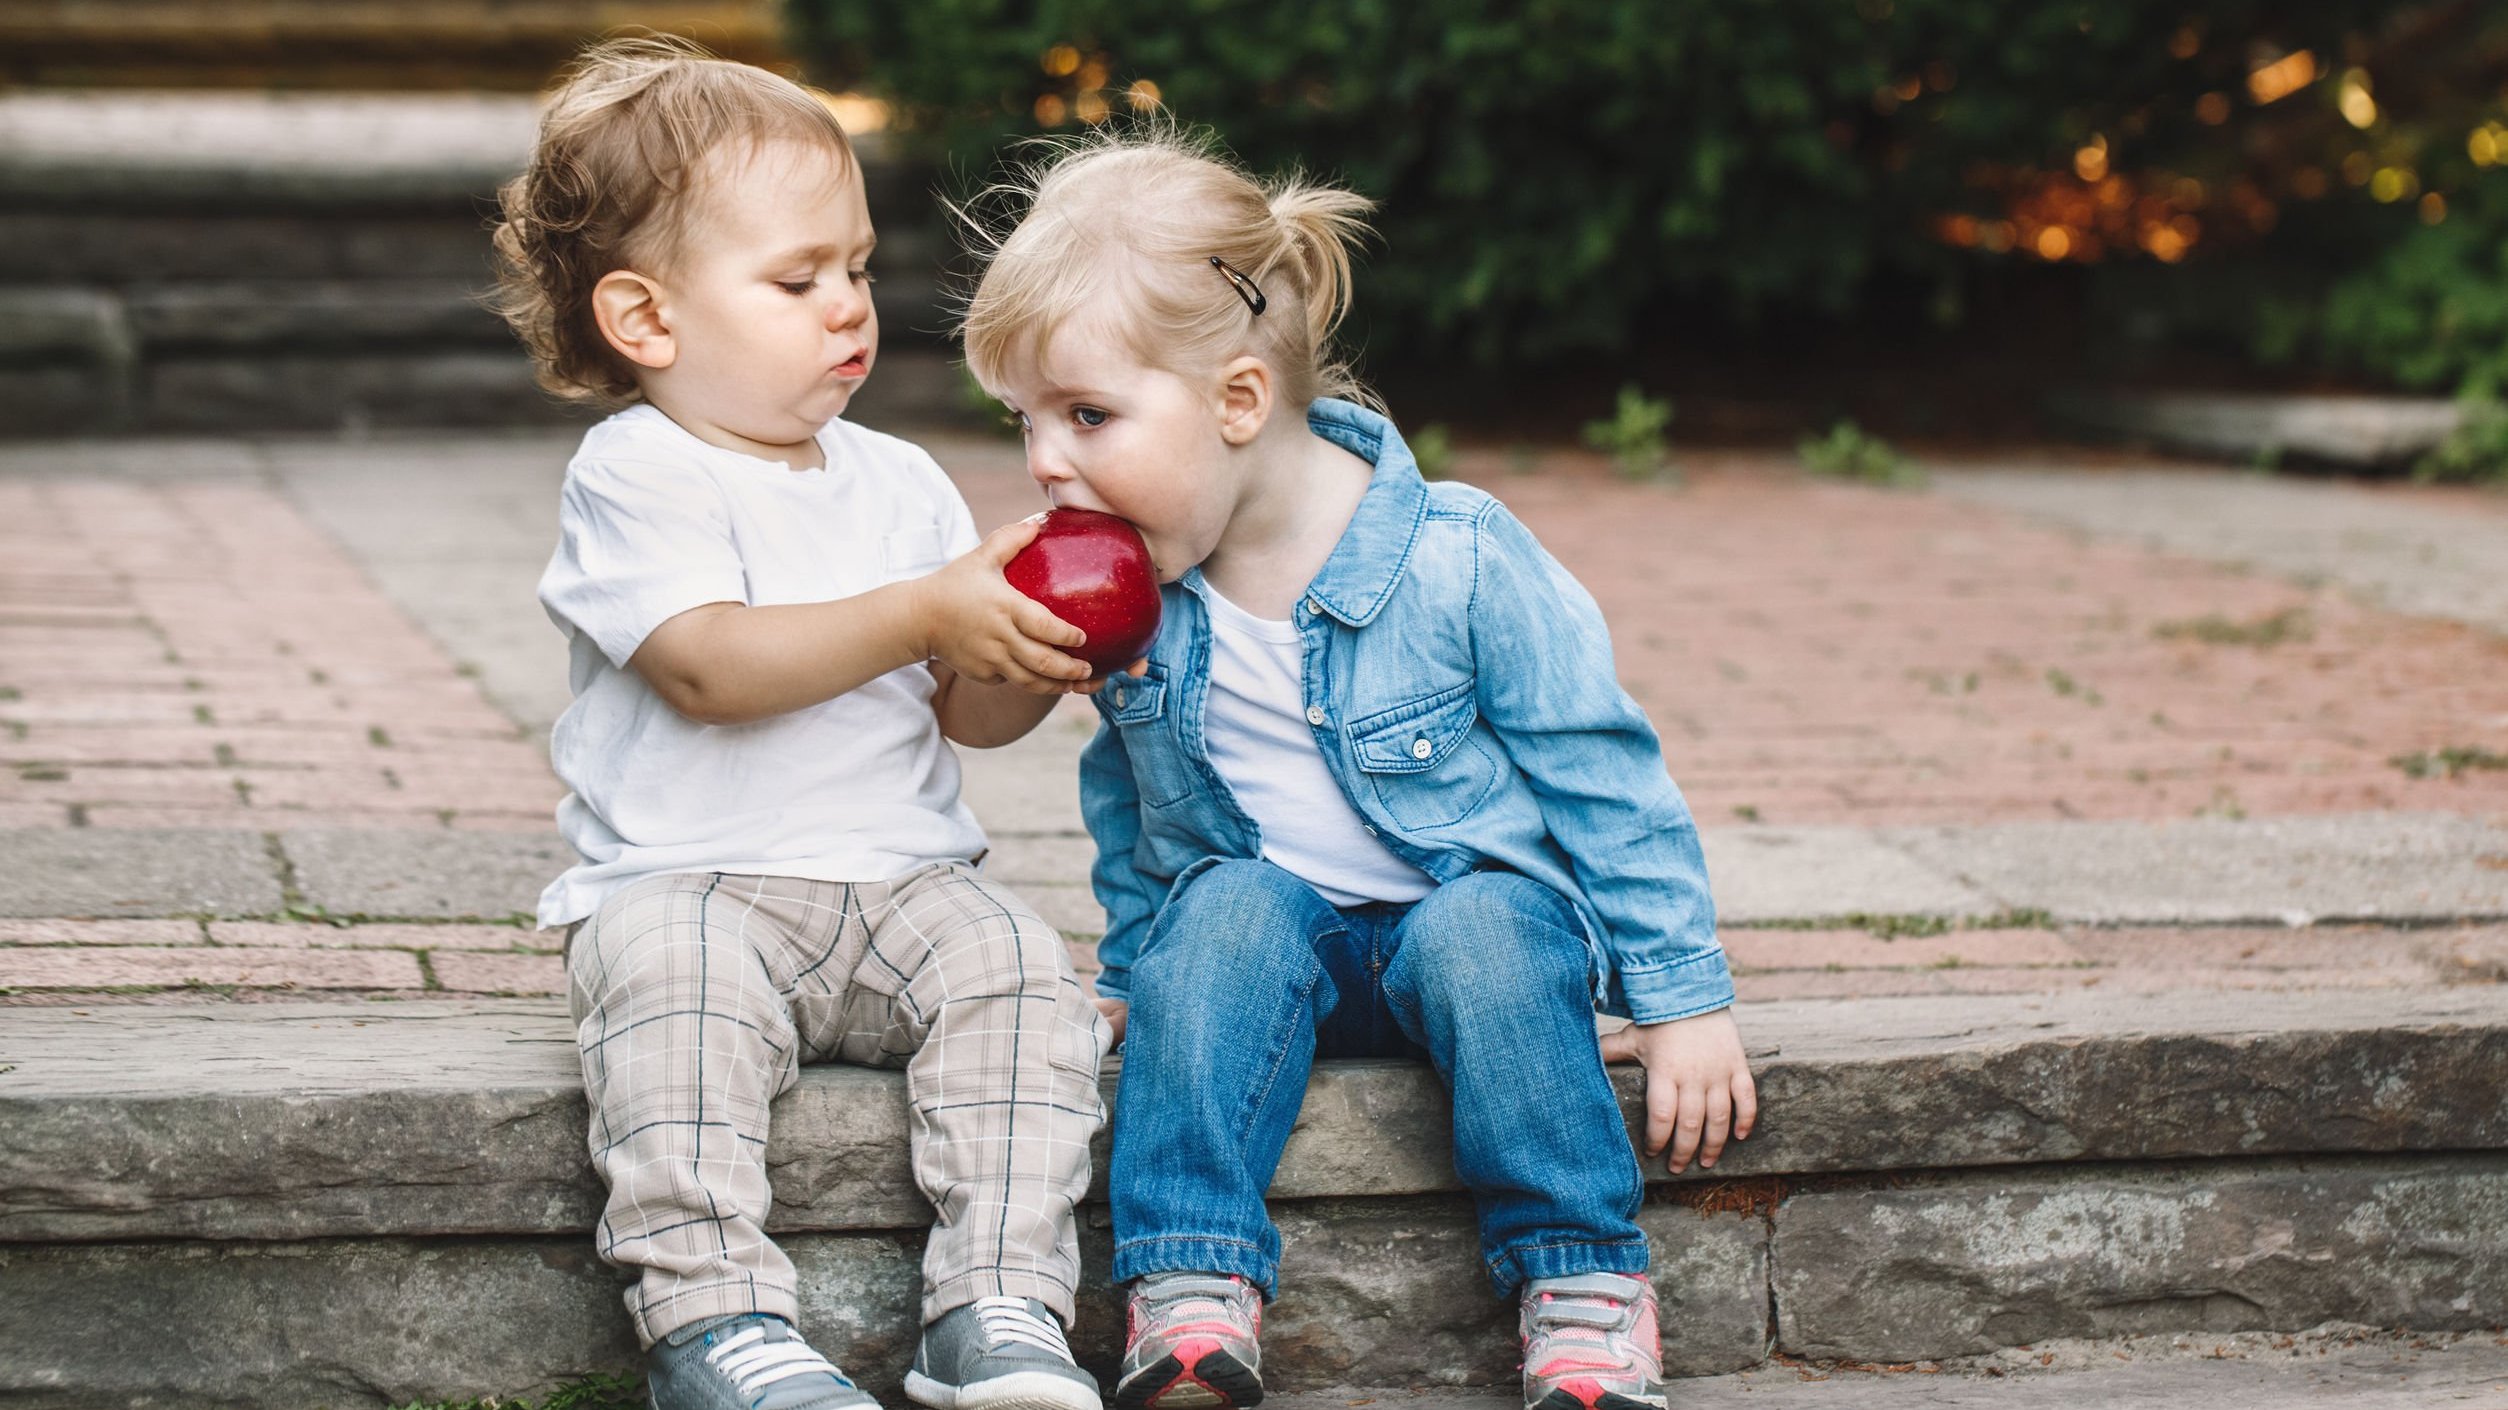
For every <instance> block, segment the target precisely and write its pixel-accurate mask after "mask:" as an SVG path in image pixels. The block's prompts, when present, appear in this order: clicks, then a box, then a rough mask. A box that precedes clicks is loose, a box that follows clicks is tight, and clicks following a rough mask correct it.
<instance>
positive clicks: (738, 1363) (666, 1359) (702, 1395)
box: [645, 1312, 879, 1410]
mask: <svg viewBox="0 0 2508 1410" xmlns="http://www.w3.org/2000/svg"><path fill="white" fill-rule="evenodd" d="M645 1385H646V1387H647V1388H648V1389H649V1390H650V1391H651V1392H652V1395H653V1410H878V1407H879V1402H878V1401H876V1400H873V1399H872V1398H871V1397H870V1396H869V1395H867V1394H865V1393H864V1392H863V1391H861V1390H860V1389H858V1388H856V1387H855V1385H854V1383H853V1382H852V1381H849V1380H847V1379H845V1373H844V1372H842V1371H839V1370H837V1369H836V1365H835V1363H834V1362H832V1361H829V1360H828V1359H827V1358H826V1357H824V1356H821V1355H819V1354H818V1353H817V1352H815V1351H812V1350H811V1349H810V1344H809V1343H808V1342H806V1341H803V1340H802V1339H801V1334H800V1333H799V1332H796V1331H794V1330H793V1329H792V1324H791V1323H790V1322H787V1321H785V1320H784V1319H783V1318H781V1317H770V1316H768V1315H766V1314H765V1313H763V1312H742V1313H736V1314H734V1315H732V1316H729V1317H709V1318H707V1319H706V1320H704V1321H702V1322H692V1323H690V1324H689V1325H687V1326H685V1327H682V1328H680V1329H679V1330H678V1331H675V1332H673V1333H671V1334H670V1335H669V1336H666V1337H664V1338H662V1339H661V1340H660V1341H657V1342H655V1343H654V1344H653V1350H652V1351H651V1352H649V1353H648V1354H647V1356H646V1360H645Z"/></svg>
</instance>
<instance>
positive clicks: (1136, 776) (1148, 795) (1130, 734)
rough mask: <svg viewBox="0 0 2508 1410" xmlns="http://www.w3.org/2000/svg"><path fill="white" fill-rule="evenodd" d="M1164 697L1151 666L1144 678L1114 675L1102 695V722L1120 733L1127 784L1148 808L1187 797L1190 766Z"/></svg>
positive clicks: (1163, 683)
mask: <svg viewBox="0 0 2508 1410" xmlns="http://www.w3.org/2000/svg"><path fill="white" fill-rule="evenodd" d="M1167 694H1168V692H1167V682H1166V681H1164V680H1162V679H1160V678H1159V675H1158V672H1157V668H1156V667H1152V668H1151V673H1150V674H1149V675H1146V676H1140V677H1133V676H1117V677H1115V678H1114V679H1113V680H1110V681H1108V682H1107V683H1106V689H1105V690H1104V692H1103V695H1104V698H1105V710H1106V718H1107V720H1109V721H1110V722H1112V723H1113V725H1114V727H1115V728H1116V729H1118V730H1120V731H1122V733H1123V754H1124V758H1125V759H1126V760H1127V761H1128V762H1129V763H1130V764H1131V765H1132V786H1133V787H1134V788H1135V789H1137V790H1138V791H1139V792H1140V795H1141V801H1142V802H1144V803H1147V804H1149V805H1150V806H1151V807H1153V808H1166V807H1172V806H1173V805H1175V804H1176V803H1178V802H1180V801H1182V800H1183V799H1185V798H1188V797H1191V796H1192V793H1193V770H1192V765H1191V764H1189V763H1187V762H1186V761H1185V758H1184V750H1183V748H1182V747H1181V746H1180V745H1179V744H1178V743H1177V740H1176V732H1175V724H1174V722H1173V721H1172V720H1170V719H1169V718H1168V712H1167Z"/></svg>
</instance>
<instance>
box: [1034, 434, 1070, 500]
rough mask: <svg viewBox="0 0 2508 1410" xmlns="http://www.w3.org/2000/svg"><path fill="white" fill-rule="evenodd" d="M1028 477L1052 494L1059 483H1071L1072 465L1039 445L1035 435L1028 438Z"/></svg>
mask: <svg viewBox="0 0 2508 1410" xmlns="http://www.w3.org/2000/svg"><path fill="white" fill-rule="evenodd" d="M1028 478H1029V479H1031V480H1034V481H1036V483H1037V484H1039V485H1041V486H1043V487H1044V488H1045V491H1046V493H1048V494H1051V493H1052V492H1053V490H1054V487H1055V486H1057V485H1067V484H1069V483H1071V466H1070V465H1069V464H1068V463H1066V462H1065V461H1063V460H1062V458H1061V457H1059V456H1056V455H1054V454H1052V453H1050V452H1049V451H1047V450H1046V449H1045V447H1043V446H1042V445H1039V444H1038V443H1037V441H1036V440H1035V438H1034V437H1030V438H1029V440H1028Z"/></svg>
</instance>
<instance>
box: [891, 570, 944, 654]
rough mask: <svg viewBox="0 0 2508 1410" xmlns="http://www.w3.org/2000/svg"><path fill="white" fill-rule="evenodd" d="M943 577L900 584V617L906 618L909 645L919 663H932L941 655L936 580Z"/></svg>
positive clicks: (913, 579) (910, 579)
mask: <svg viewBox="0 0 2508 1410" xmlns="http://www.w3.org/2000/svg"><path fill="white" fill-rule="evenodd" d="M938 576H940V575H939V574H937V573H927V574H925V575H923V576H922V577H919V578H908V579H906V580H905V581H904V582H901V583H899V584H897V590H898V594H899V604H898V606H899V610H900V615H902V616H903V618H904V619H905V645H906V649H907V650H908V651H909V652H911V653H913V656H914V659H915V660H917V661H930V660H934V659H936V658H938V657H939V655H940V632H939V631H938V630H937V629H935V627H934V625H933V621H932V617H933V610H932V607H933V603H932V597H933V593H932V580H933V579H934V578H936V577H938Z"/></svg>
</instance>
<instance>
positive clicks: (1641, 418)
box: [1585, 386, 1672, 480]
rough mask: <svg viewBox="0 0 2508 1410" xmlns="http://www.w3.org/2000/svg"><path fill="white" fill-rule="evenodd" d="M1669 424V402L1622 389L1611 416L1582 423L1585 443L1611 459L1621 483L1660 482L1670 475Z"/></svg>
mask: <svg viewBox="0 0 2508 1410" xmlns="http://www.w3.org/2000/svg"><path fill="white" fill-rule="evenodd" d="M1671 425H1672V403H1670V402H1668V401H1662V400H1658V399H1656V398H1653V397H1649V396H1647V395H1646V394H1645V393H1644V392H1642V391H1639V390H1638V389H1637V388H1635V387H1633V386H1630V387H1622V388H1621V389H1620V401H1619V405H1618V407H1617V408H1616V409H1615V410H1614V411H1613V412H1612V414H1611V415H1609V416H1607V417H1605V418H1603V419H1602V420H1600V421H1589V422H1587V423H1585V444H1587V445H1589V446H1592V447H1593V448H1594V449H1596V450H1598V451H1601V452H1603V453H1604V454H1606V455H1608V456H1610V457H1611V468H1612V469H1613V470H1615V471H1617V472H1618V473H1619V476H1620V478H1622V479H1624V480H1659V479H1662V478H1664V477H1666V476H1668V475H1670V474H1671V472H1672V443H1671V439H1670V438H1669V437H1668V436H1666V435H1665V434H1664V433H1665V431H1666V430H1667V429H1668V428H1669V427H1670V426H1671Z"/></svg>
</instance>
